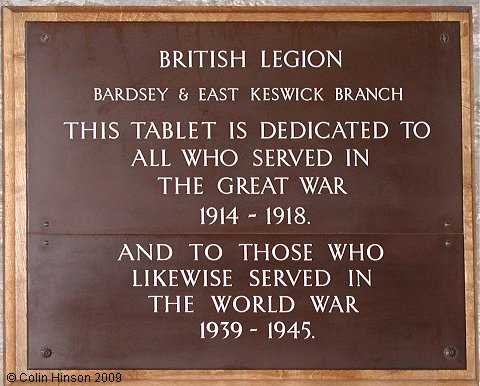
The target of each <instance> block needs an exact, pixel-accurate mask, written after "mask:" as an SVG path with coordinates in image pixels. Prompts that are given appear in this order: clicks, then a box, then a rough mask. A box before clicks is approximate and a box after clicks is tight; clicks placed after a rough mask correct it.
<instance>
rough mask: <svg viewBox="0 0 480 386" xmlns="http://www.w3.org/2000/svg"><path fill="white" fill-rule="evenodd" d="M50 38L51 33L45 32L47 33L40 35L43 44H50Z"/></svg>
mask: <svg viewBox="0 0 480 386" xmlns="http://www.w3.org/2000/svg"><path fill="white" fill-rule="evenodd" d="M50 40H51V38H50V35H49V34H46V33H45V34H42V35H40V41H41V42H42V43H43V44H48V43H50Z"/></svg>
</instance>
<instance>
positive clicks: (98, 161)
mask: <svg viewBox="0 0 480 386" xmlns="http://www.w3.org/2000/svg"><path fill="white" fill-rule="evenodd" d="M458 30H459V26H458V23H454V22H451V23H383V22H382V23H380V22H379V23H361V24H358V23H183V24H182V23H180V24H179V23H163V24H162V23H143V24H140V23H123V24H122V23H29V24H28V25H27V106H28V111H27V113H28V114H27V135H28V216H29V231H30V232H34V233H38V232H43V231H45V229H44V228H43V226H42V224H43V223H44V221H45V220H49V221H50V224H51V226H50V227H49V228H48V230H47V231H48V232H52V233H68V234H71V233H72V234H75V233H88V234H97V233H109V234H110V233H114V234H124V233H134V234H151V233H155V234H157V233H158V234H166V233H199V232H200V233H202V232H204V231H208V232H216V233H240V232H243V233H245V232H246V233H249V232H262V233H263V232H271V231H272V228H271V227H270V228H269V227H267V226H265V225H264V222H262V220H263V219H262V216H260V214H261V213H262V212H263V211H264V208H265V206H267V205H269V206H277V205H282V206H291V205H293V206H304V207H305V208H306V210H307V213H308V214H309V215H310V221H311V225H310V226H309V227H308V229H306V227H304V226H303V227H302V226H286V225H281V226H278V227H275V229H274V231H275V232H277V231H279V232H295V233H304V232H310V233H317V232H318V233H370V232H373V233H378V232H380V233H384V232H421V233H428V232H442V231H443V227H444V222H446V221H447V222H449V223H451V231H452V232H461V231H462V200H461V197H462V173H461V171H462V167H461V116H460V108H461V104H460V64H459V33H458ZM442 33H447V34H448V36H449V41H448V43H446V44H445V43H442V41H441V39H440V36H441V34H442ZM44 34H48V35H49V42H48V43H47V44H45V43H44V42H42V41H41V38H42V36H43V35H44ZM159 49H164V50H169V49H183V50H186V49H211V50H214V49H217V50H218V49H235V50H240V49H247V58H248V61H247V68H245V69H241V68H240V69H239V68H237V69H234V70H232V69H205V68H204V69H160V68H159V58H158V56H159V55H158V51H159ZM262 49H267V50H270V49H282V50H288V49H305V50H311V49H342V50H343V57H344V64H343V67H342V68H341V69H339V68H320V69H311V68H307V69H301V68H300V69H298V68H295V69H289V68H281V69H259V62H258V60H259V57H260V55H259V53H260V51H261V50H262ZM279 86H281V87H305V86H308V87H323V88H324V89H325V91H324V96H325V98H326V101H325V102H320V103H318V102H307V103H292V102H290V103H287V102H283V103H282V102H250V101H249V87H279ZM93 87H103V88H105V87H170V90H171V94H169V96H168V100H167V101H166V102H164V103H161V102H149V103H138V102H137V103H135V102H103V103H102V102H94V101H93V100H92V99H93ZM181 87H186V88H188V90H189V91H190V94H191V96H190V100H189V101H187V102H179V100H178V97H177V96H178V89H179V88H181ZM197 87H239V88H240V89H241V91H242V92H240V93H239V97H238V100H237V102H235V103H231V102H227V103H222V102H208V103H207V102H202V103H198V102H195V101H194V95H195V92H194V90H195V89H196V88H197ZM335 87H352V88H355V87H403V88H404V94H405V97H404V99H405V100H404V101H403V102H383V103H382V102H332V99H333V95H332V94H333V89H334V88H335ZM327 97H328V98H327ZM135 120H138V121H155V122H161V121H173V122H176V121H181V122H182V123H185V122H187V121H217V122H218V126H217V129H216V130H215V131H214V134H215V136H216V137H215V138H214V140H212V141H205V140H199V141H167V140H163V141H162V140H148V141H145V140H143V141H135V140H134V138H133V136H134V130H133V129H132V128H130V126H129V122H130V121H135ZM242 120H244V121H246V122H247V127H248V131H249V137H248V138H247V140H244V141H240V140H239V141H230V140H228V138H227V125H228V122H229V121H242ZM337 120H338V121H342V122H345V121H375V120H376V121H384V122H386V123H387V124H388V125H389V126H390V135H389V136H388V138H387V139H384V140H363V141H361V140H330V141H329V140H323V141H322V140H317V141H315V140H313V141H305V140H297V141H290V142H287V141H285V140H280V141H274V140H265V141H260V140H259V139H258V126H259V124H258V122H259V121H274V122H275V121H301V122H306V121H314V122H316V121H333V122H335V121H337ZM403 120H409V121H427V122H429V123H430V125H431V127H432V135H431V136H430V137H429V138H428V139H427V140H424V141H420V140H417V141H413V140H410V141H407V140H405V139H402V131H403V130H401V129H400V126H399V122H400V121H403ZM64 121H86V122H91V121H105V122H110V121H118V122H120V131H121V135H122V136H121V138H120V139H118V140H115V141H108V140H106V141H88V140H87V141H83V142H82V141H78V140H74V141H70V140H69V139H68V130H67V128H66V127H64V126H63V122H64ZM201 146H204V147H206V148H209V149H212V148H219V149H224V148H233V149H235V150H236V151H237V152H238V153H239V154H240V162H239V164H238V165H237V166H235V167H233V168H226V167H218V168H200V167H187V166H185V163H184V162H182V160H181V158H180V157H181V156H180V150H179V149H180V148H192V147H201ZM279 147H282V148H292V149H300V148H326V149H329V150H331V151H332V153H333V155H334V163H333V164H332V165H330V166H329V167H324V168H321V167H320V168H305V167H303V168H298V167H290V168H287V167H279V168H258V167H257V168H255V167H252V166H251V163H252V161H253V158H252V157H251V155H250V153H251V152H252V150H253V149H255V148H260V149H264V148H279ZM137 148H141V149H144V150H146V149H149V148H154V149H167V152H168V154H169V156H168V157H169V160H170V161H171V162H172V164H173V166H171V167H163V168H162V167H140V166H138V165H137V166H136V167H130V164H131V162H132V160H133V157H134V155H135V151H136V149H137ZM345 148H359V149H364V148H368V149H369V150H370V165H369V167H356V168H348V167H345V166H342V165H343V164H344V162H343V160H344V151H345V150H344V149H345ZM146 151H148V150H146ZM236 175H238V176H244V177H249V176H260V177H264V176H266V175H269V176H288V177H290V179H291V180H292V183H291V184H290V185H289V187H288V188H287V189H286V192H285V194H284V195H271V194H266V195H263V196H258V195H254V196H247V195H241V196H231V195H230V196H228V195H222V194H219V193H218V192H217V189H216V181H217V179H218V178H220V177H223V176H236ZM158 176H203V177H205V182H204V185H205V194H204V195H197V196H192V195H190V196H187V195H162V194H161V187H160V183H159V182H158V181H157V177H158ZM298 176H328V177H333V176H340V177H342V178H343V179H344V181H345V187H346V189H347V191H348V195H347V196H345V195H325V194H324V195H314V196H306V195H305V194H303V193H302V192H301V186H300V184H299V182H298V181H297V180H296V179H297V177H298ZM210 205H215V206H226V207H232V206H233V205H237V206H238V207H239V211H240V215H241V216H242V217H243V220H242V221H240V222H239V224H238V225H237V226H236V227H222V226H212V227H209V228H208V229H207V227H205V226H201V225H200V224H199V208H200V207H202V206H210ZM251 212H256V213H258V214H259V215H258V216H257V218H255V219H247V218H246V217H247V215H248V214H249V213H251Z"/></svg>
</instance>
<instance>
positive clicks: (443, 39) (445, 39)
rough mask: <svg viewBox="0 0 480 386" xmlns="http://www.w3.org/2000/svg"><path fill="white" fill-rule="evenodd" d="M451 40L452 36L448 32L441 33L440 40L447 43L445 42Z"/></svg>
mask: <svg viewBox="0 0 480 386" xmlns="http://www.w3.org/2000/svg"><path fill="white" fill-rule="evenodd" d="M449 40H450V36H448V34H447V33H446V32H443V33H442V34H441V35H440V41H441V42H442V43H443V44H445V43H448V41H449Z"/></svg>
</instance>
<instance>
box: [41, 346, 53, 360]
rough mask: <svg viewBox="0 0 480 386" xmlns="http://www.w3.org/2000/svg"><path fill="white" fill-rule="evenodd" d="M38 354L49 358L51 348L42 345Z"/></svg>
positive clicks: (51, 352)
mask: <svg viewBox="0 0 480 386" xmlns="http://www.w3.org/2000/svg"><path fill="white" fill-rule="evenodd" d="M40 354H42V357H44V358H50V357H51V356H52V354H53V351H52V349H51V348H48V347H44V348H42V350H41V351H40Z"/></svg>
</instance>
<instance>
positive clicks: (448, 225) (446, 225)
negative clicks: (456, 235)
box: [443, 221, 452, 229]
mask: <svg viewBox="0 0 480 386" xmlns="http://www.w3.org/2000/svg"><path fill="white" fill-rule="evenodd" d="M443 226H444V227H445V229H450V228H451V227H452V224H450V223H449V222H448V221H445V223H444V224H443Z"/></svg>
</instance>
